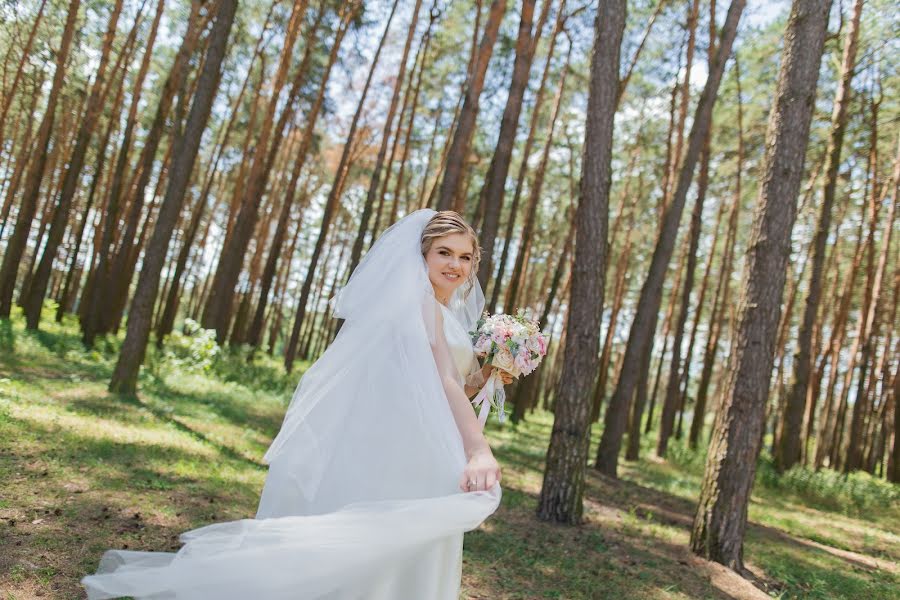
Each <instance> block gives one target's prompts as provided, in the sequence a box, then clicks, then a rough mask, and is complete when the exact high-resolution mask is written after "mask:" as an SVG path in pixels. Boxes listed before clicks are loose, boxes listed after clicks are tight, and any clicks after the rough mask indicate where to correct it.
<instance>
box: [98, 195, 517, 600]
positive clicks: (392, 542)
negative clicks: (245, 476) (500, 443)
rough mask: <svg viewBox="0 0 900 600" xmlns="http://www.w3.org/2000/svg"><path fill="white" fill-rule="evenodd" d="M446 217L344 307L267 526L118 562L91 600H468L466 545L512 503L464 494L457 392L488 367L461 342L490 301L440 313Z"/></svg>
mask: <svg viewBox="0 0 900 600" xmlns="http://www.w3.org/2000/svg"><path fill="white" fill-rule="evenodd" d="M434 213H435V211H433V210H430V209H424V210H419V211H416V212H414V213H411V214H409V215H407V216H406V217H404V218H403V219H401V220H400V221H398V222H397V223H395V224H394V225H392V226H391V227H390V228H388V230H387V231H385V232H384V234H382V236H381V237H380V238H379V239H378V240H377V241H376V243H375V244H374V245H373V247H372V249H371V250H370V251H369V252H368V253H367V254H366V256H365V257H364V258H363V260H362V261H361V262H360V264H359V266H358V267H357V268H356V270H355V271H354V272H353V275H352V276H351V278H350V280H349V282H348V283H347V285H346V286H344V288H343V289H342V290H340V292H338V294H337V295H336V296H335V297H334V298H333V299H332V304H331V306H332V308H333V314H334V316H335V317H338V318H342V319H345V323H344V326H343V327H342V328H341V331H340V333H339V334H338V336H337V338H335V340H334V342H333V343H332V344H331V345H330V346H329V347H328V349H327V350H326V351H325V353H324V354H323V355H322V356H321V357H320V358H319V360H318V361H316V362H315V363H314V364H313V365H312V366H311V367H310V368H309V369H308V370H307V372H306V373H305V374H304V375H303V377H302V378H301V380H300V383H299V385H298V386H297V389H296V391H295V392H294V395H293V398H292V399H291V402H290V405H289V407H288V410H287V413H286V415H285V418H284V422H283V423H282V426H281V430H280V431H279V433H278V435H277V436H276V438H275V439H274V440H273V442H272V444H271V446H270V447H269V449H268V451H267V452H266V454H265V456H264V458H263V460H264V461H265V462H266V463H267V464H269V472H268V475H267V477H266V482H265V485H264V487H263V492H262V496H261V498H260V502H259V507H258V510H257V513H256V518H255V519H242V520H239V521H231V522H226V523H215V524H212V525H208V526H206V527H201V528H199V529H195V530H192V531H188V532H186V533H183V534H182V535H181V538H180V539H181V541H182V542H183V544H184V545H183V546H182V548H181V549H180V550H179V551H178V552H177V553H166V552H139V551H126V550H109V551H107V552H106V553H105V554H104V555H103V558H102V560H101V563H100V567H99V569H98V572H97V574H95V575H91V576H88V577H85V578H84V579H83V580H82V583H83V584H84V586H85V588H86V590H87V592H88V598H89V599H91V600H93V599H99V598H116V597H120V596H132V597H135V598H148V599H151V598H152V599H154V600H157V599H164V598H165V599H170V598H171V599H178V600H183V599H201V598H203V599H211V598H216V599H223V600H238V599H241V600H243V599H246V598H250V597H255V598H265V599H266V600H270V599H275V600H279V599H288V598H291V599H299V598H302V599H306V598H309V599H313V598H321V599H329V600H332V599H341V600H344V599H353V600H356V599H359V600H362V599H365V600H388V599H390V600H420V599H426V598H427V599H441V600H443V599H448V600H449V599H454V600H455V599H456V598H457V597H458V594H459V585H460V572H461V553H462V534H463V532H464V531H468V530H471V529H473V528H475V527H477V526H478V525H479V524H480V523H481V522H482V521H484V519H486V518H487V517H488V516H489V515H490V514H492V513H493V512H494V511H495V510H496V509H497V506H498V505H499V502H500V493H501V491H500V486H499V484H498V485H496V486H494V488H492V489H491V490H489V491H486V492H469V493H461V492H460V491H459V488H458V480H459V476H460V473H461V472H462V470H463V468H464V467H465V463H466V458H465V453H464V449H463V445H462V439H461V437H460V434H459V430H458V429H457V427H456V423H455V421H454V419H453V415H452V413H451V411H450V406H449V403H448V401H447V397H446V394H445V392H444V385H445V383H446V382H447V381H449V380H453V381H456V382H457V383H458V384H459V385H462V383H463V379H464V377H465V376H466V375H468V371H470V370H472V369H475V368H477V361H475V360H474V355H473V354H472V353H471V344H470V343H469V342H468V341H467V340H466V339H465V336H460V331H462V332H463V333H465V332H467V331H470V330H472V329H473V328H474V323H475V321H476V320H477V319H478V317H479V316H480V314H481V311H482V309H483V306H484V295H483V293H482V290H481V288H480V286H479V284H478V282H477V280H474V283H473V285H472V286H471V289H468V290H467V288H468V287H469V285H468V284H467V283H465V284H462V285H461V286H460V287H459V288H457V290H456V292H455V293H454V295H453V297H452V298H451V301H450V303H449V306H448V307H442V305H441V304H440V303H438V302H437V301H436V299H435V297H434V291H433V288H432V286H431V283H430V281H429V279H428V273H427V270H426V266H425V262H424V259H423V257H422V254H421V250H420V239H421V234H422V230H423V229H424V227H425V225H426V224H427V222H428V221H429V219H430V218H431V216H432V215H434ZM467 292H468V293H467ZM448 332H449V333H450V335H449V336H448V335H447V334H448ZM448 339H449V340H450V341H449V342H448ZM465 344H468V353H467V352H466V351H465Z"/></svg>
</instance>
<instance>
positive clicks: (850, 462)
mask: <svg viewBox="0 0 900 600" xmlns="http://www.w3.org/2000/svg"><path fill="white" fill-rule="evenodd" d="M872 118H873V123H872V126H871V129H872V143H873V144H875V143H877V139H878V138H877V135H878V133H877V128H876V123H875V120H876V118H877V113H874V109H873V115H872ZM873 167H874V168H877V162H876V163H875V165H873ZM891 183H892V188H893V189H892V191H891V204H890V208H889V209H888V216H887V218H886V219H885V220H884V223H885V230H884V233H883V234H882V236H881V253H880V255H879V258H878V265H877V266H875V265H873V264H872V263H873V259H874V253H875V239H874V238H875V227H876V226H877V224H878V205H879V204H881V202H879V198H877V194H876V189H877V186H876V185H874V184H873V186H872V194H871V196H870V198H871V202H870V206H869V212H870V215H871V221H870V229H869V256H868V260H869V264H868V271H869V283H868V285H867V286H866V287H867V288H870V289H871V291H870V292H869V294H867V295H868V296H869V302H868V304H867V305H866V306H865V307H864V311H863V314H862V315H861V325H862V327H861V328H860V332H861V334H862V335H861V336H860V339H861V340H862V343H861V346H862V349H861V351H860V358H859V378H858V379H857V390H856V401H855V402H854V405H853V413H852V418H851V420H850V432H849V436H848V440H847V460H846V462H845V464H844V471H847V472H849V471H855V470H858V469H861V468H862V467H863V438H862V434H863V430H864V427H863V423H864V420H865V416H866V415H865V408H866V404H867V402H866V399H867V398H868V395H867V394H866V393H865V390H866V387H865V384H866V376H867V375H868V371H869V369H870V367H871V363H872V358H873V355H874V353H875V338H876V337H877V336H878V332H877V327H878V313H879V308H880V306H879V305H880V300H881V287H882V283H883V281H884V274H885V271H886V270H887V258H888V249H889V248H890V247H891V237H892V234H893V231H894V219H895V217H896V214H897V212H896V209H897V188H898V184H900V146H898V155H897V157H896V159H895V160H894V172H893V174H892V182H891Z"/></svg>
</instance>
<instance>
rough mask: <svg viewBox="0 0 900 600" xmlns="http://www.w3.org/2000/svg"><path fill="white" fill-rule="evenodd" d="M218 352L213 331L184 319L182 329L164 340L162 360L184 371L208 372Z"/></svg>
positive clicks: (214, 331)
mask: <svg viewBox="0 0 900 600" xmlns="http://www.w3.org/2000/svg"><path fill="white" fill-rule="evenodd" d="M220 352H221V349H220V348H219V345H218V344H217V343H216V330H215V329H203V327H201V326H200V324H199V323H198V322H196V321H194V320H193V319H185V321H184V329H183V330H182V331H175V332H172V334H171V335H169V336H168V337H167V338H166V345H165V351H164V353H163V357H162V360H163V362H164V363H167V364H168V365H170V366H173V367H179V368H182V369H184V370H186V371H201V372H208V371H209V370H210V369H211V368H212V366H213V364H214V362H215V360H216V357H217V356H219V354H220Z"/></svg>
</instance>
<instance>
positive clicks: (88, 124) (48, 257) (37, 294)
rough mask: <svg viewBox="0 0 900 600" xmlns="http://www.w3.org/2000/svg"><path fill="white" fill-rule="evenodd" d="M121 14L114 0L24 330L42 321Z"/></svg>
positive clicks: (27, 306) (31, 292)
mask: <svg viewBox="0 0 900 600" xmlns="http://www.w3.org/2000/svg"><path fill="white" fill-rule="evenodd" d="M141 8H143V7H141ZM121 14H122V0H116V3H115V4H114V5H113V7H112V11H111V13H110V17H109V22H108V25H107V28H106V34H105V35H104V37H103V48H102V50H101V52H100V61H99V63H98V66H97V73H96V76H95V78H94V83H93V86H92V87H91V94H90V97H89V98H88V101H87V110H86V112H85V115H84V118H83V119H82V121H81V125H80V126H79V129H78V134H77V136H76V141H75V147H74V149H73V150H72V153H71V155H70V157H69V165H68V168H67V169H66V174H65V178H64V180H63V184H62V190H61V191H60V195H59V197H58V198H57V200H56V209H55V211H54V213H53V222H52V224H51V225H50V233H49V234H48V235H47V242H46V244H45V245H44V252H43V254H42V256H41V260H40V262H39V263H38V267H37V272H35V273H34V275H33V276H32V279H31V284H30V285H29V286H28V295H27V296H26V297H25V299H24V300H25V301H24V302H23V305H24V309H25V326H26V327H27V328H28V329H37V328H38V324H39V323H40V320H41V307H42V306H43V304H44V295H45V294H46V293H47V283H48V282H49V280H50V272H51V269H52V268H53V262H54V261H55V260H56V254H57V250H58V249H59V245H60V243H61V242H62V239H63V234H64V233H65V231H66V229H67V227H68V222H69V212H70V211H69V207H70V206H71V205H72V199H73V198H74V197H75V191H76V187H77V186H78V184H79V181H80V180H81V171H82V169H83V168H84V161H85V158H86V156H87V149H88V144H90V142H91V138H92V137H93V135H94V129H95V128H96V125H97V122H98V121H99V120H100V109H101V108H103V103H104V100H105V98H104V97H103V94H102V92H103V87H104V85H105V82H106V70H107V67H108V65H109V56H110V53H111V52H112V44H113V40H114V39H115V37H116V29H117V27H118V23H119V15H121ZM139 23H140V14H138V17H137V18H136V21H135V25H134V27H133V28H132V35H136V34H137V28H138V25H139Z"/></svg>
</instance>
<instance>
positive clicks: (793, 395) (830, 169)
mask: <svg viewBox="0 0 900 600" xmlns="http://www.w3.org/2000/svg"><path fill="white" fill-rule="evenodd" d="M862 7H863V0H856V1H855V2H854V4H853V16H852V17H851V18H850V23H849V26H848V28H847V37H846V39H845V41H844V55H843V60H842V61H841V75H840V79H839V81H838V88H837V92H836V93H835V98H834V109H833V110H832V113H831V130H830V132H829V135H828V151H827V156H828V158H827V165H828V166H827V168H826V169H825V183H824V185H823V190H822V204H821V205H820V207H819V218H818V225H817V227H816V236H815V238H814V240H813V257H812V271H811V274H810V278H809V288H808V289H809V291H808V292H807V295H806V304H805V305H804V307H803V320H802V321H801V324H800V332H799V333H798V334H797V348H796V350H795V351H794V359H793V361H792V362H793V366H794V369H793V374H792V381H791V384H790V392H789V395H788V397H787V402H786V405H785V414H784V417H783V422H784V430H783V432H782V435H781V439H780V442H781V443H780V444H779V445H778V447H777V451H776V453H775V466H776V468H778V469H779V470H784V469H789V468H791V467H792V466H794V465H795V464H797V462H799V461H800V436H801V432H802V424H803V423H802V421H803V411H804V408H805V407H806V398H807V393H808V388H809V374H810V369H811V366H812V362H813V360H814V358H813V357H812V356H811V352H810V351H811V347H812V332H813V328H814V326H815V320H816V314H817V313H818V311H819V301H820V299H821V293H822V271H823V269H822V266H823V265H824V263H825V246H826V243H827V241H828V235H829V233H830V232H831V207H832V206H833V205H834V194H835V189H836V187H837V178H838V169H839V167H840V164H841V147H842V145H843V142H844V130H845V129H846V127H847V107H848V105H849V104H850V94H851V92H852V89H851V87H850V84H851V82H852V80H853V73H854V70H855V69H856V48H857V42H858V40H859V21H860V15H861V14H862Z"/></svg>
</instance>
